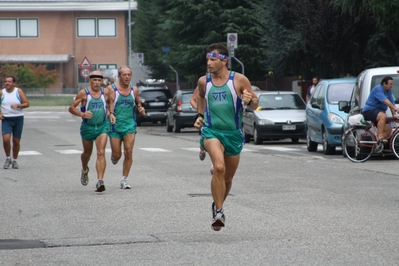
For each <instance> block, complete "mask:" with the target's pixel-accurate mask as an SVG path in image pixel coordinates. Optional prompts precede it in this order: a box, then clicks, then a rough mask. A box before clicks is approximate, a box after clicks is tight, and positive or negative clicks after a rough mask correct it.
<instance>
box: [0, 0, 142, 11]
mask: <svg viewBox="0 0 399 266" xmlns="http://www.w3.org/2000/svg"><path fill="white" fill-rule="evenodd" d="M93 2H95V3H93ZM129 3H130V10H137V2H136V1H131V2H129V1H98V0H96V1H94V0H84V1H43V0H42V1H35V0H31V1H26V0H25V1H19V0H13V1H4V0H0V11H1V12H6V11H20V12H31V11H49V12H52V11H128V10H129Z"/></svg>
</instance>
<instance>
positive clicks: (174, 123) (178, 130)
mask: <svg viewBox="0 0 399 266" xmlns="http://www.w3.org/2000/svg"><path fill="white" fill-rule="evenodd" d="M173 132H175V133H180V126H179V125H178V124H177V122H176V119H173Z"/></svg>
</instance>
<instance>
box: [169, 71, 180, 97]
mask: <svg viewBox="0 0 399 266" xmlns="http://www.w3.org/2000/svg"><path fill="white" fill-rule="evenodd" d="M169 67H170V68H171V69H172V70H173V71H174V72H175V73H176V91H178V90H179V73H177V71H176V70H175V69H174V68H173V67H172V66H171V65H169Z"/></svg>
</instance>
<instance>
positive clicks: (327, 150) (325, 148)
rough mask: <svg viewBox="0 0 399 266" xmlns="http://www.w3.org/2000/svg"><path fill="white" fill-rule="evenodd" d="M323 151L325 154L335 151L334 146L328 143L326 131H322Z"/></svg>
mask: <svg viewBox="0 0 399 266" xmlns="http://www.w3.org/2000/svg"><path fill="white" fill-rule="evenodd" d="M323 152H324V154H326V155H329V154H334V153H335V146H330V144H328V139H327V133H326V131H323Z"/></svg>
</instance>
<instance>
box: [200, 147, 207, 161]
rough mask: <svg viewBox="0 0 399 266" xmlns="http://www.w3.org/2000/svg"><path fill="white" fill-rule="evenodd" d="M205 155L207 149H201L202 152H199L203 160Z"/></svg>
mask: <svg viewBox="0 0 399 266" xmlns="http://www.w3.org/2000/svg"><path fill="white" fill-rule="evenodd" d="M205 157H206V151H204V150H200V152H199V158H200V160H201V161H203V160H204V159H205Z"/></svg>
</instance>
